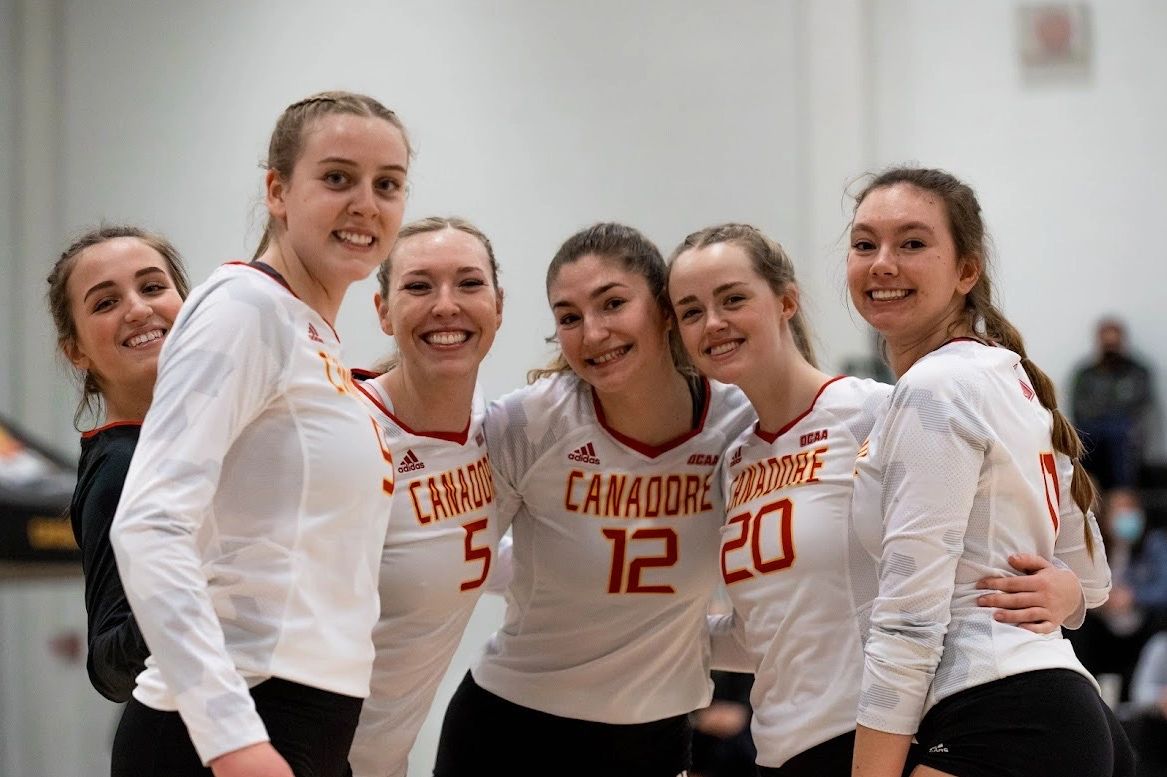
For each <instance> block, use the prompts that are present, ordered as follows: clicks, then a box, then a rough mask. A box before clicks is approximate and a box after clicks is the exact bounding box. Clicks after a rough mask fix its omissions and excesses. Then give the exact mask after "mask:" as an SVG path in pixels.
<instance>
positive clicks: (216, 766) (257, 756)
mask: <svg viewBox="0 0 1167 777" xmlns="http://www.w3.org/2000/svg"><path fill="white" fill-rule="evenodd" d="M211 773H212V774H214V775H215V777H296V776H295V775H294V774H292V767H290V766H288V762H287V761H285V760H284V758H283V756H281V755H280V754H279V753H277V752H276V749H275V748H274V747H272V746H271V742H258V743H256V744H254V745H248V746H247V747H241V748H239V749H238V750H232V751H231V752H230V753H225V754H223V755H221V756H219V757H218V758H216V759H215V760H213V761H211Z"/></svg>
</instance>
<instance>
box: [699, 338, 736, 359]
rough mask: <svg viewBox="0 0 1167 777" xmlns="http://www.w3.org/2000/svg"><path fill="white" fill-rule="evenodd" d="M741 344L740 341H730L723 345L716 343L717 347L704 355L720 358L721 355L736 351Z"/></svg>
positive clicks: (713, 347) (711, 348)
mask: <svg viewBox="0 0 1167 777" xmlns="http://www.w3.org/2000/svg"><path fill="white" fill-rule="evenodd" d="M742 342H743V341H742V340H730V341H728V342H725V343H718V344H717V345H714V346H712V347H710V348H709V349H708V350H707V351H706V352H705V353H707V354H709V355H710V356H721V355H723V354H727V353H730V352H732V351H736V350H737V349H738V346H740V345H741V344H742Z"/></svg>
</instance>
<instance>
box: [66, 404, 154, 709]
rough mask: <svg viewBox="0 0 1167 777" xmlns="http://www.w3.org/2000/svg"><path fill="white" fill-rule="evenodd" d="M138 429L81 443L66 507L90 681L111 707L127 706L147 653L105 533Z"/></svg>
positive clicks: (121, 426) (104, 430)
mask: <svg viewBox="0 0 1167 777" xmlns="http://www.w3.org/2000/svg"><path fill="white" fill-rule="evenodd" d="M141 428H142V425H141V424H140V423H114V424H108V425H106V426H103V427H101V428H100V429H94V430H93V431H91V432H86V433H85V434H84V435H82V437H81V459H80V461H78V463H77V488H76V489H74V491H73V501H72V503H71V504H70V506H69V516H70V518H71V520H72V523H73V537H74V538H75V539H76V540H77V545H78V546H79V547H80V548H81V569H82V570H83V571H84V573H85V611H86V613H87V614H88V616H89V636H88V644H89V653H88V656H87V658H86V661H85V665H86V669H88V670H89V681H90V682H92V683H93V687H94V688H96V689H97V690H98V692H99V693H101V695H102V696H104V697H106V698H107V699H110V700H111V701H119V702H120V701H127V700H128V699H129V698H130V692H131V691H133V690H134V678H135V677H137V676H138V673H139V672H141V671H142V669H143V668H144V667H145V663H146V656H148V655H150V648H148V647H147V646H146V640H145V639H143V638H142V632H141V631H140V630H139V629H138V624H137V622H136V621H135V620H134V614H133V612H131V611H130V603H129V602H128V601H126V593H125V591H124V590H122V581H121V577H120V576H119V575H118V568H117V563H116V562H115V560H114V555H113V547H112V546H111V545H110V543H109V527H110V524H112V523H113V516H114V513H115V512H116V511H117V507H118V500H119V499H121V495H122V486H123V485H124V483H125V480H126V473H127V472H128V471H129V469H130V460H131V459H132V458H133V455H134V448H135V447H137V445H138V432H139V431H140V430H141Z"/></svg>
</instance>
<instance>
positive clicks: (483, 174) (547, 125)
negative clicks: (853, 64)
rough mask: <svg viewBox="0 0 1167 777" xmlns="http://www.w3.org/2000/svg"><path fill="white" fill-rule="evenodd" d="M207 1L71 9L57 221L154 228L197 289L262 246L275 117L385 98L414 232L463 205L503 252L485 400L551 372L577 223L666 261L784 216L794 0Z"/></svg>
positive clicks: (347, 331)
mask: <svg viewBox="0 0 1167 777" xmlns="http://www.w3.org/2000/svg"><path fill="white" fill-rule="evenodd" d="M210 7H213V8H214V10H213V11H209V10H208V4H203V3H195V4H191V3H187V4H176V3H170V4H157V5H154V4H143V3H136V2H118V1H114V0H110V1H109V2H105V3H100V4H95V3H89V2H69V3H68V4H67V9H68V10H67V14H66V19H67V26H66V47H65V48H66V51H67V52H68V53H67V62H66V68H65V72H66V79H65V82H66V84H67V86H66V93H65V105H64V115H65V117H66V121H65V128H66V137H65V144H64V148H63V159H64V165H65V166H66V168H67V169H68V171H69V172H68V176H67V177H68V180H69V186H68V190H67V192H66V194H65V214H66V218H67V221H68V223H69V224H76V225H82V224H86V223H89V222H93V221H95V220H97V219H99V218H102V217H105V218H111V219H119V218H120V219H129V220H135V221H142V222H145V223H148V224H150V225H152V226H154V227H156V228H158V229H160V230H162V231H164V232H166V233H167V234H169V235H171V236H172V237H173V239H174V240H175V242H176V243H177V245H178V246H179V247H180V249H182V250H183V251H184V252H185V254H186V255H187V257H188V259H189V261H190V263H191V265H192V269H193V273H192V274H193V276H194V277H195V278H201V277H204V276H205V275H206V274H207V273H208V272H209V271H210V269H211V268H212V267H214V266H215V265H216V264H218V263H220V262H222V261H224V260H226V259H228V258H232V257H240V256H243V255H245V254H247V253H248V251H249V249H250V248H251V247H252V246H253V245H254V242H255V240H254V238H255V236H256V229H249V227H251V226H255V227H256V228H258V226H259V225H260V223H261V218H260V214H259V211H258V210H256V209H255V208H253V207H252V205H254V204H255V203H256V202H257V200H258V195H259V190H260V189H259V184H260V180H261V176H260V172H259V171H258V170H257V168H256V163H257V161H258V160H259V159H260V158H261V157H262V155H263V152H264V149H265V145H266V141H267V136H268V134H269V133H270V130H271V126H272V124H273V123H274V121H275V118H276V116H277V114H278V113H279V111H280V110H281V109H282V107H283V106H284V105H286V104H287V103H289V102H291V101H292V100H295V99H298V98H299V97H301V96H303V95H305V94H306V93H308V92H311V91H314V90H318V89H323V88H328V87H334V86H341V87H346V88H351V89H356V90H361V91H367V92H369V93H371V94H374V95H377V96H378V97H381V98H382V99H383V100H384V101H385V102H386V103H387V104H388V105H390V106H391V107H393V108H395V109H396V110H398V112H399V113H400V114H401V115H402V117H403V118H404V120H405V121H406V123H407V125H408V126H409V128H410V131H411V134H412V140H413V143H414V145H415V147H416V149H417V151H418V156H417V159H416V162H415V165H414V167H413V170H412V171H411V172H412V174H411V178H412V195H411V201H410V204H409V208H408V213H407V217H418V216H423V215H429V214H431V213H450V212H453V213H460V214H463V215H466V216H468V217H470V218H471V219H473V220H475V221H476V222H478V223H479V224H480V225H481V226H482V227H483V228H484V229H485V230H486V232H487V233H488V234H489V235H490V236H491V238H492V240H493V241H494V243H495V245H496V249H497V252H498V255H499V258H500V262H501V264H502V272H503V276H502V280H503V284H504V286H505V288H506V291H507V308H506V312H505V323H504V329H503V332H502V335H501V339H500V340H499V341H498V344H497V345H496V347H495V353H494V355H493V356H492V357H491V359H490V361H489V362H488V365H487V366H486V368H485V370H484V374H483V379H484V384H485V387H486V389H487V393H488V394H491V395H494V394H497V393H499V392H501V391H503V390H504V389H507V388H510V387H513V386H515V385H518V384H519V383H520V382H521V380H522V376H523V374H524V372H525V370H526V369H527V368H529V367H531V366H534V365H536V364H538V363H541V362H542V361H544V359H545V356H546V348H545V346H544V344H543V342H542V336H543V335H545V334H549V333H550V331H551V318H550V315H549V313H548V312H546V304H545V295H544V291H543V270H544V268H545V267H546V263H547V261H548V260H549V259H550V257H551V255H552V254H553V253H554V251H555V249H556V248H557V247H558V245H559V243H560V242H562V240H563V239H564V238H566V237H567V236H568V235H569V234H570V233H571V232H573V231H575V230H576V229H577V228H579V227H581V226H584V225H586V224H588V223H590V222H592V221H597V220H601V219H618V220H623V221H626V222H629V223H631V224H634V225H636V226H639V227H641V228H642V229H644V230H645V231H646V232H647V233H648V234H649V235H650V236H652V237H653V238H654V239H656V240H658V241H659V242H660V244H661V247H662V250H666V251H667V250H669V249H670V248H671V247H672V246H673V245H675V244H676V242H678V241H679V240H680V238H681V237H683V235H684V234H686V233H687V232H688V231H691V230H693V229H696V228H698V227H701V226H704V225H706V224H708V223H711V222H713V221H715V220H718V219H726V218H736V219H745V220H752V221H756V222H758V223H760V224H762V225H764V226H766V227H767V228H769V229H771V230H773V231H774V232H775V233H777V234H783V233H788V232H790V231H792V230H793V228H794V226H795V224H796V223H797V221H796V219H797V214H796V213H795V212H794V211H793V210H791V209H789V208H784V207H782V206H781V204H782V203H790V202H793V201H795V200H796V199H797V198H796V189H795V186H796V178H795V176H794V173H793V171H794V169H795V160H796V156H797V155H796V151H795V147H796V145H795V142H794V141H795V140H796V134H795V133H796V129H795V121H796V118H795V116H794V115H793V114H792V112H791V111H790V110H789V106H790V103H791V95H792V93H793V90H794V83H793V81H794V73H795V72H796V62H795V59H794V48H793V46H792V45H790V44H791V41H792V40H793V37H792V27H791V13H792V11H791V8H792V4H791V3H789V2H787V3H777V4H775V3H769V2H743V3H731V4H728V5H726V6H725V7H719V8H717V9H714V8H713V7H712V6H709V7H705V6H701V8H702V9H704V10H702V11H686V10H684V9H685V6H678V5H677V4H675V3H672V2H669V1H668V0H654V1H653V2H646V3H638V4H628V3H623V2H616V1H614V0H607V1H606V2H600V3H589V4H558V3H534V2H515V1H512V2H507V3H490V4H484V3H475V2H458V3H446V4H441V5H438V4H425V5H423V4H416V3H376V4H362V3H351V4H342V5H340V6H330V7H329V8H328V9H327V10H324V9H323V8H322V7H319V6H318V5H317V4H314V3H307V2H303V3H291V4H288V3H281V4H274V3H273V4H269V5H264V4H255V3H216V4H213V5H211V6H210ZM288 8H290V9H292V10H291V11H288V10H279V9H288ZM318 8H321V9H320V10H317V9H318ZM252 216H254V218H252ZM372 289H373V286H372V284H371V282H370V283H369V284H366V285H365V286H363V287H361V288H359V289H356V290H354V291H353V293H352V295H351V297H350V298H349V300H348V301H347V302H346V304H345V307H344V309H343V311H342V313H341V316H340V321H339V327H338V328H339V330H340V331H341V333H342V336H343V337H344V338H345V343H346V350H347V351H348V353H349V354H350V355H351V357H352V358H353V359H354V360H355V361H358V362H360V361H365V362H368V361H370V360H372V359H373V358H374V357H376V356H377V355H379V354H380V353H382V352H383V351H385V350H386V348H387V347H388V343H387V341H386V340H385V338H384V337H383V336H382V335H381V334H380V332H379V330H378V329H377V328H376V323H375V318H374V316H373V314H372V305H371V302H370V298H371V296H372Z"/></svg>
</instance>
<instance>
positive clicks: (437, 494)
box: [349, 374, 500, 777]
mask: <svg viewBox="0 0 1167 777" xmlns="http://www.w3.org/2000/svg"><path fill="white" fill-rule="evenodd" d="M357 377H358V378H359V377H361V376H360V375H359V374H358V375H357ZM358 387H359V388H360V389H361V391H362V392H363V394H364V396H365V398H366V400H367V402H368V404H369V407H370V410H371V411H372V413H373V417H374V418H375V419H376V420H377V423H378V424H379V425H380V426H381V427H382V429H383V430H384V433H385V436H386V438H387V439H388V442H389V448H390V450H391V451H392V453H393V460H394V461H395V462H396V463H397V480H396V483H397V485H396V490H395V492H394V495H393V505H392V513H391V517H390V519H389V528H388V530H387V531H386V534H385V545H384V548H383V549H382V551H381V581H380V591H381V616H380V619H379V620H378V621H377V626H376V628H375V629H373V644H374V646H375V647H376V649H377V657H376V660H375V661H374V662H373V678H372V682H371V688H370V692H369V697H368V698H367V699H366V700H365V704H364V707H363V708H362V710H361V719H360V724H359V725H358V727H357V732H356V737H355V738H354V740H353V746H352V751H351V753H350V756H349V763H350V764H351V766H352V769H353V774H354V775H355V777H405V773H406V769H407V766H408V762H409V751H410V749H411V748H412V747H413V742H414V740H415V739H416V738H417V732H418V730H419V729H420V728H421V726H422V723H424V722H425V717H426V714H427V713H428V712H429V709H430V705H431V704H432V703H433V699H434V693H435V692H436V691H437V689H438V685H439V684H440V683H441V681H442V677H443V676H444V675H445V673H446V669H447V667H448V666H449V664H450V659H451V658H452V657H453V655H454V651H455V650H457V648H458V642H459V641H460V640H461V638H462V632H463V631H464V630H465V628H466V622H467V621H468V620H469V619H470V615H471V613H472V612H473V611H474V605H475V604H476V603H477V602H478V597H479V596H480V595H481V594H482V593H483V591H484V590H485V583H486V581H487V578H488V576H490V575H491V573H492V572H493V571H494V569H495V568H496V566H497V557H496V554H497V549H498V542H499V535H500V531H499V521H498V516H497V515H496V510H495V493H494V479H493V477H492V475H491V470H490V458H489V456H488V455H487V450H486V439H485V436H484V434H483V431H482V420H483V416H484V414H485V408H484V407H483V403H482V400H481V399H480V397H479V396H478V394H477V392H476V394H475V402H474V405H473V407H472V409H471V417H470V422H469V425H468V426H467V428H466V429H465V430H464V431H463V432H461V433H459V434H447V433H437V432H432V433H427V432H417V431H414V430H412V429H410V428H409V426H408V425H407V424H405V423H404V422H403V421H402V420H401V419H399V418H398V417H397V416H395V415H394V414H393V411H392V407H393V405H392V402H391V401H390V399H389V397H388V395H387V394H386V393H385V392H384V391H383V389H382V388H381V387H380V386H379V385H378V384H377V383H376V382H375V381H373V380H362V381H361V382H360V383H358Z"/></svg>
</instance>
